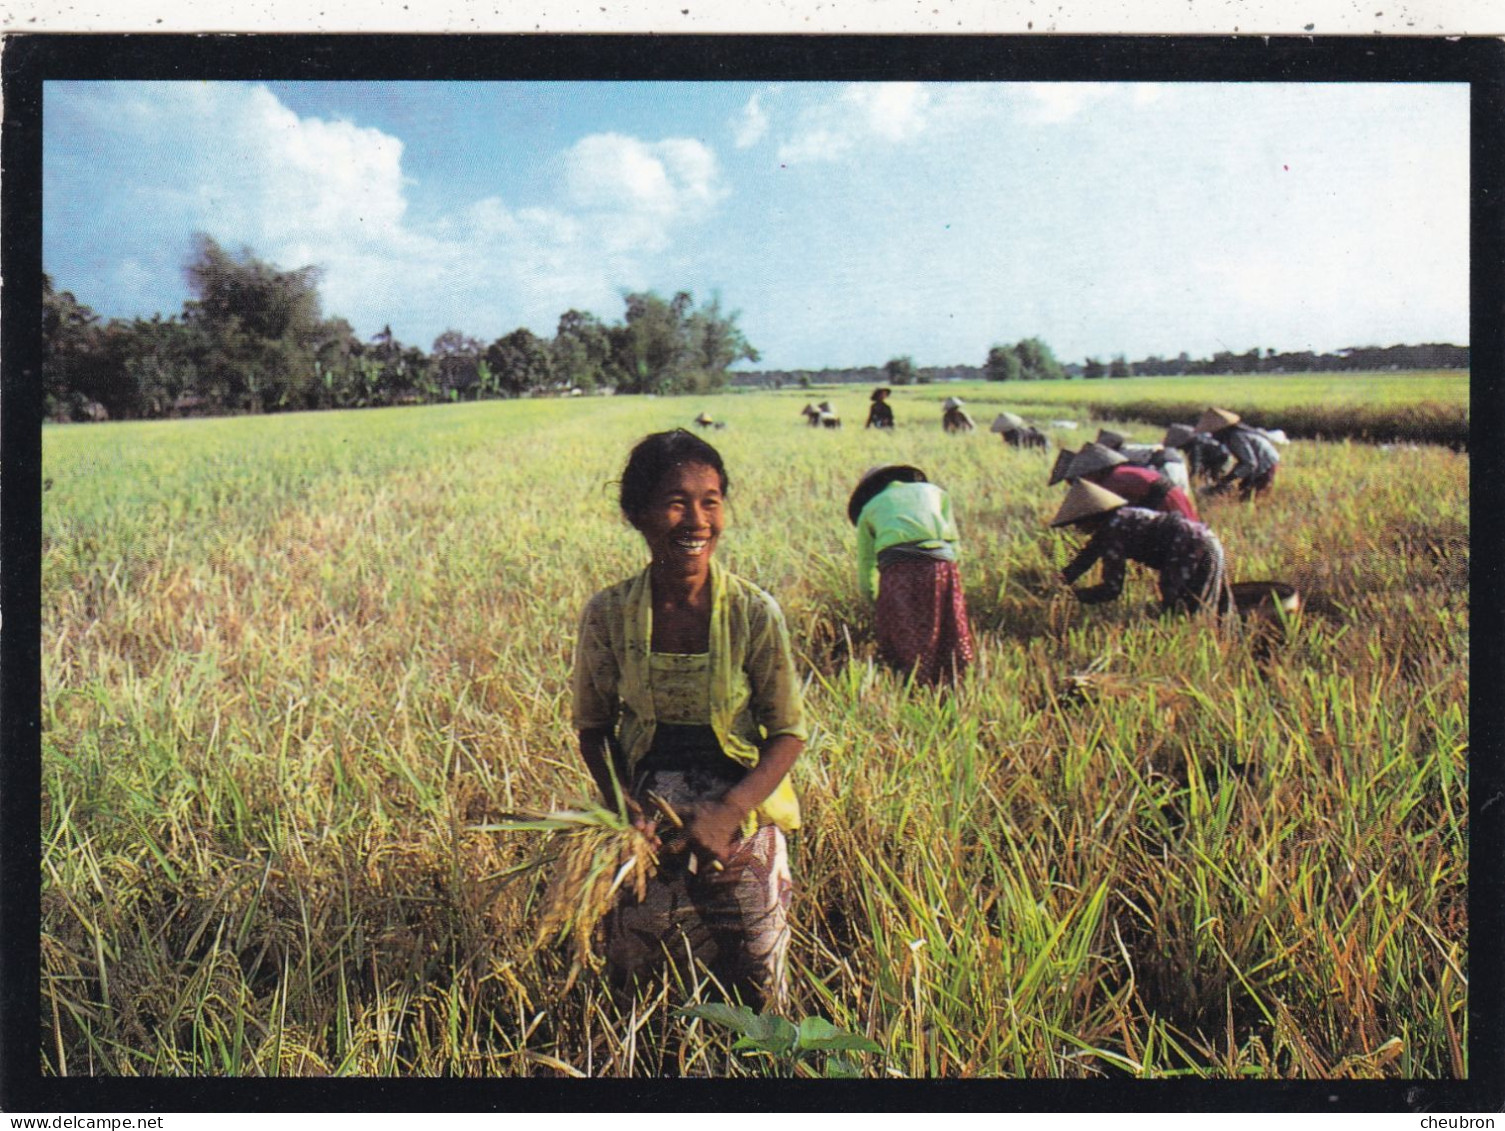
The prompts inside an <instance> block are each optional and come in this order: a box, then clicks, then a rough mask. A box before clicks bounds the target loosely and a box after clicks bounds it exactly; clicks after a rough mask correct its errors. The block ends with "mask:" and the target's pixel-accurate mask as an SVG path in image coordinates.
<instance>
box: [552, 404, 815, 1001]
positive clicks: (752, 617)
mask: <svg viewBox="0 0 1505 1131" xmlns="http://www.w3.org/2000/svg"><path fill="white" fill-rule="evenodd" d="M728 486H729V484H728V480H727V474H726V469H725V467H724V465H723V463H722V459H721V456H720V454H719V453H718V452H717V451H716V449H715V448H713V447H712V446H711V445H710V444H708V443H706V442H705V441H704V440H702V439H700V438H699V437H697V436H695V435H693V434H691V433H689V432H687V431H684V430H683V429H676V430H674V431H672V432H659V433H656V434H654V435H651V436H648V437H646V438H645V439H643V440H642V441H641V442H640V443H639V444H638V445H637V446H636V447H635V448H634V449H633V450H632V454H631V456H630V457H629V459H628V461H627V467H626V469H625V470H624V471H623V473H622V479H621V489H620V505H621V509H622V513H623V515H625V516H626V518H627V521H628V522H630V523H631V524H632V525H633V526H634V527H635V528H636V529H637V531H638V533H640V534H641V535H642V536H643V541H644V543H645V544H646V548H647V550H648V553H649V555H650V558H651V560H650V562H649V565H648V567H647V568H646V569H645V570H643V571H642V572H641V573H639V574H637V575H636V576H634V577H629V578H627V579H626V580H625V581H622V582H620V583H618V584H616V585H613V586H611V587H610V588H609V589H604V590H602V591H601V592H599V593H597V594H596V595H595V596H594V597H592V598H591V599H590V602H589V603H588V604H587V605H586V608H585V614H584V616H583V618H582V620H581V623H580V635H579V640H578V643H577V645H576V649H575V668H574V681H573V682H574V725H575V728H576V730H577V731H578V732H579V736H580V752H581V754H582V755H583V756H584V759H585V764H586V765H587V766H588V767H589V769H590V772H591V776H592V777H593V778H594V779H595V781H596V785H597V786H598V787H599V788H600V790H601V793H602V795H603V796H604V797H605V798H607V800H608V803H614V800H615V797H616V795H617V792H618V787H617V783H618V782H620V783H621V784H622V786H623V787H625V800H626V804H627V807H628V809H629V811H630V812H631V813H632V814H633V816H634V819H635V821H636V822H637V823H638V824H639V827H641V828H644V829H645V831H649V832H650V833H651V834H653V835H657V834H660V833H661V834H662V835H663V837H664V843H663V845H662V847H663V848H664V851H663V852H662V853H661V854H660V859H659V867H658V870H657V873H656V874H655V876H654V877H653V878H652V879H651V880H650V881H649V885H648V894H647V898H646V899H644V900H643V901H642V902H641V903H640V902H638V901H637V900H636V899H635V898H634V896H633V895H632V894H631V893H624V895H623V897H622V899H621V901H620V902H619V903H618V904H617V906H616V907H615V908H613V910H612V911H611V912H610V913H609V915H608V918H607V941H606V959H607V962H608V965H609V969H610V975H611V977H612V979H613V981H614V982H615V983H616V984H617V985H618V986H622V987H626V986H628V985H630V984H631V982H632V981H633V980H635V979H636V978H638V977H640V976H646V975H647V974H648V973H649V972H650V971H651V970H653V969H654V968H656V967H657V966H658V965H659V963H661V962H662V960H663V958H664V954H665V951H666V950H667V952H668V953H669V954H670V955H671V956H674V957H676V958H682V957H683V956H684V954H685V952H686V948H687V947H688V949H689V951H690V953H692V954H693V955H694V957H695V959H696V960H697V961H699V962H702V963H704V964H705V966H706V967H707V968H708V969H710V971H711V972H712V973H713V974H714V975H715V976H716V978H717V980H718V981H719V982H720V983H721V985H722V986H724V987H726V988H727V989H728V990H729V991H731V992H733V993H736V994H739V995H740V996H741V998H742V1000H743V1001H744V1002H746V1003H747V1004H749V1005H751V1006H752V1007H753V1008H755V1009H761V1008H763V1007H764V1006H765V1005H767V1006H772V1007H777V1006H778V1005H779V1004H780V1003H781V1002H782V1001H783V998H784V995H785V979H786V956H787V953H788V947H789V921H788V909H789V904H790V900H791V897H792V892H793V881H792V878H791V875H790V870H789V856H788V849H787V846H786V841H785V833H786V832H789V831H792V830H794V829H796V828H798V827H799V823H800V810H799V802H798V800H797V799H796V798H795V794H794V790H793V789H792V788H791V786H790V783H789V769H790V767H791V766H792V765H794V762H795V759H797V758H798V757H799V754H800V751H801V750H802V749H803V748H804V745H805V739H806V738H807V733H806V729H805V713H804V705H803V701H802V699H801V694H800V678H799V675H798V673H797V672H796V670H795V666H794V658H793V654H792V652H791V650H790V645H789V632H788V629H787V628H786V627H785V624H784V616H783V613H782V612H781V611H780V609H779V606H778V603H777V602H776V601H775V600H774V599H773V598H772V597H771V596H769V594H767V593H765V592H764V591H763V590H762V589H759V588H758V587H757V586H756V585H754V584H752V583H751V582H749V581H745V580H743V579H742V578H740V577H737V576H735V575H734V574H731V573H728V572H727V571H726V570H725V569H723V568H722V567H721V565H720V564H719V563H718V562H717V561H716V559H715V556H714V555H715V551H716V545H717V542H718V541H719V540H720V537H721V534H722V531H723V530H724V529H725V527H726V522H727V516H726V502H727V489H728ZM655 799H662V801H663V802H666V803H667V806H668V810H670V811H672V814H673V815H672V816H670V814H669V813H668V812H666V811H665V810H664V808H663V806H660V805H659V803H658V801H657V800H655ZM652 806H658V808H659V812H657V813H653V815H652V816H651V817H650V809H651V807H652ZM675 817H677V818H678V820H679V821H681V822H682V823H683V829H682V831H680V830H679V829H678V828H677V827H674V826H673V821H674V818H675ZM660 818H662V819H660ZM655 822H656V832H655ZM666 822H667V823H666ZM671 828H672V831H671Z"/></svg>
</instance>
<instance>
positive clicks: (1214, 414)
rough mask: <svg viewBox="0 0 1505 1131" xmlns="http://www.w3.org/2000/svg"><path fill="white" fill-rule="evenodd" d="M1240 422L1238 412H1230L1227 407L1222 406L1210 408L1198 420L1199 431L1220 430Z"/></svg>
mask: <svg viewBox="0 0 1505 1131" xmlns="http://www.w3.org/2000/svg"><path fill="white" fill-rule="evenodd" d="M1238 422H1239V415H1238V413H1236V412H1229V411H1228V410H1227V409H1222V408H1210V409H1208V410H1207V411H1206V412H1204V413H1203V414H1202V417H1201V419H1200V420H1198V421H1197V431H1198V432H1218V431H1221V430H1222V429H1224V428H1227V427H1229V426H1230V425H1233V424H1237V423H1238Z"/></svg>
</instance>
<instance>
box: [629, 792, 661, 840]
mask: <svg viewBox="0 0 1505 1131" xmlns="http://www.w3.org/2000/svg"><path fill="white" fill-rule="evenodd" d="M623 800H625V801H626V802H627V819H628V820H629V821H631V822H632V827H633V828H635V829H637V831H638V832H640V833H642V834H643V835H644V836H645V837H647V838H648V843H649V844H650V845H652V846H653V850H654V851H655V852H657V851H658V850H659V849H660V848H662V847H663V841H662V840H660V839H659V835H658V821H656V820H655V819H654V818H653V817H651V816H650V815H649V814H648V811H647V810H645V809H644V808H643V807H642V805H640V804H639V803H638V801H637V799H636V798H632V797H627V798H624V799H623Z"/></svg>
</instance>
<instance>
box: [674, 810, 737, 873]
mask: <svg viewBox="0 0 1505 1131" xmlns="http://www.w3.org/2000/svg"><path fill="white" fill-rule="evenodd" d="M745 816H746V814H745V813H740V812H738V810H737V808H736V806H734V805H728V804H727V803H726V802H724V801H714V802H711V803H709V804H706V805H700V806H697V807H696V809H695V812H694V814H693V815H692V816H691V817H690V819H689V821H688V822H687V823H686V825H685V832H686V834H687V835H688V836H689V838H690V844H691V846H692V847H694V848H698V849H700V850H701V851H702V852H705V853H708V854H709V855H710V856H711V857H712V858H713V859H715V860H717V861H719V862H720V863H722V864H725V863H727V862H728V861H729V860H731V858H732V853H733V851H734V848H733V842H734V841H735V840H736V839H737V837H738V835H739V834H740V833H741V831H742V820H743V818H744V817H745Z"/></svg>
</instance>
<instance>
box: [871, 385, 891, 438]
mask: <svg viewBox="0 0 1505 1131" xmlns="http://www.w3.org/2000/svg"><path fill="white" fill-rule="evenodd" d="M892 392H893V390H892V389H888V388H881V389H874V390H873V395H872V396H871V397H869V398H868V399H869V400H871V401H872V402H873V404H872V407H871V408H869V409H868V410H867V427H868V428H892V427H893V426H894V410H893V408H892V407H890V405H889V403H888V398H889V394H890V393H892Z"/></svg>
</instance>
